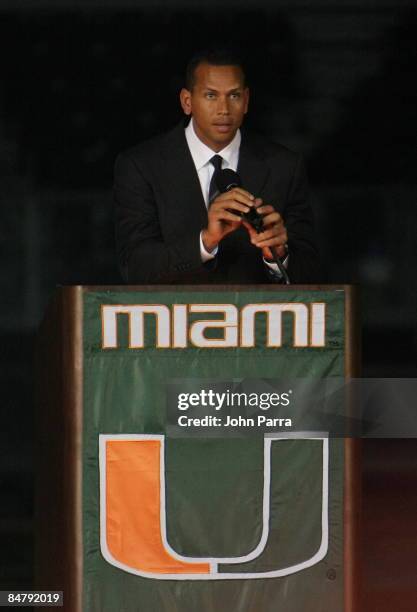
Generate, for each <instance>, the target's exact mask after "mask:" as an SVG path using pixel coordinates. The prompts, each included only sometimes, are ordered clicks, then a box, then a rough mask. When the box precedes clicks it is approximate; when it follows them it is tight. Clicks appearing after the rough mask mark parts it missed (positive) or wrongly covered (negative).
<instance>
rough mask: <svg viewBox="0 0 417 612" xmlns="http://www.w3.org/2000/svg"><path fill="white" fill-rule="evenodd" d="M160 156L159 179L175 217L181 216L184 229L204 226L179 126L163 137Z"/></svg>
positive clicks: (193, 173) (198, 193)
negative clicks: (165, 137) (163, 183)
mask: <svg viewBox="0 0 417 612" xmlns="http://www.w3.org/2000/svg"><path fill="white" fill-rule="evenodd" d="M161 157H162V158H163V162H164V165H163V167H162V168H161V171H162V173H163V180H164V181H165V184H166V185H167V187H168V190H169V191H168V193H169V197H170V201H171V202H172V201H174V202H175V207H176V212H175V214H176V215H178V216H179V217H183V220H184V223H186V225H185V226H184V227H188V228H189V229H194V228H195V227H196V228H197V227H198V228H200V227H205V226H206V225H207V208H206V204H205V202H204V198H203V194H202V192H201V185H200V181H199V178H198V174H197V170H196V169H195V166H194V162H193V159H192V157H191V153H190V150H189V148H188V145H187V141H186V139H185V134H184V126H183V125H182V124H181V125H179V126H177V127H176V128H174V130H172V131H171V132H170V133H169V134H168V135H167V139H166V142H165V146H164V147H163V149H162V151H161Z"/></svg>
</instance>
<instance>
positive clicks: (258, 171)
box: [237, 132, 269, 197]
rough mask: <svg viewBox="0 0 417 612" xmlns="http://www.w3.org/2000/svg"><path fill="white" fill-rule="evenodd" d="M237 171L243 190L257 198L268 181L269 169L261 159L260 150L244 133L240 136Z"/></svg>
mask: <svg viewBox="0 0 417 612" xmlns="http://www.w3.org/2000/svg"><path fill="white" fill-rule="evenodd" d="M237 171H238V174H239V176H240V178H241V179H242V186H243V188H244V189H247V191H249V192H250V193H252V194H253V195H254V196H256V197H257V196H259V195H260V194H261V192H262V189H263V187H264V185H265V183H266V181H267V179H268V175H269V167H268V165H267V164H266V162H265V160H264V158H263V154H262V150H261V149H260V148H259V147H255V146H254V145H253V144H252V142H251V139H250V137H249V136H248V134H246V133H245V132H243V134H242V143H241V145H240V152H239V164H238V168H237Z"/></svg>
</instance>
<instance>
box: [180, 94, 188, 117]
mask: <svg viewBox="0 0 417 612" xmlns="http://www.w3.org/2000/svg"><path fill="white" fill-rule="evenodd" d="M180 102H181V107H182V110H183V111H184V113H185V114H186V115H191V92H190V91H188V89H185V88H184V87H183V88H182V89H181V91H180Z"/></svg>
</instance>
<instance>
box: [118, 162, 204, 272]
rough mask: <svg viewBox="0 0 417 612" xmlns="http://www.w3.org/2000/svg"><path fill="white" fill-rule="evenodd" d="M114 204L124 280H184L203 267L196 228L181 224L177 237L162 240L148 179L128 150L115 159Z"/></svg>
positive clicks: (119, 257)
mask: <svg viewBox="0 0 417 612" xmlns="http://www.w3.org/2000/svg"><path fill="white" fill-rule="evenodd" d="M114 204H115V224H116V247H117V253H118V259H119V265H120V270H121V273H122V276H123V278H124V280H125V281H126V282H128V283H132V284H135V283H138V284H155V283H162V284H163V283H173V282H187V277H188V276H189V275H190V274H192V273H195V272H196V271H198V270H199V269H202V268H203V264H202V262H201V256H200V249H199V234H198V232H190V231H188V228H184V235H183V236H182V237H181V239H180V240H178V239H177V240H176V241H175V243H169V241H167V240H164V237H163V235H162V231H161V226H160V222H159V217H158V208H157V204H156V199H155V193H154V189H153V187H152V184H151V181H149V180H147V179H146V178H145V173H144V172H143V171H142V170H141V168H140V167H139V164H138V163H137V161H136V160H135V159H132V157H131V156H129V155H128V154H123V153H122V154H120V155H119V156H118V158H117V160H116V164H115V173H114ZM177 238H178V237H177Z"/></svg>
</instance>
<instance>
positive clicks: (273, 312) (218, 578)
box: [81, 288, 346, 612]
mask: <svg viewBox="0 0 417 612" xmlns="http://www.w3.org/2000/svg"><path fill="white" fill-rule="evenodd" d="M82 296H83V298H82V314H83V326H82V338H83V344H82V353H83V355H82V357H83V358H82V362H83V401H82V404H83V408H82V496H81V497H82V498H81V518H82V523H81V525H82V543H83V547H82V549H83V560H82V602H83V603H82V607H83V610H85V611H88V612H115V611H116V610H117V612H133V611H135V612H136V611H138V612H164V611H166V612H176V611H178V612H197V611H204V612H219V611H220V612H222V611H225V612H226V611H227V612H229V611H234V612H277V611H279V610H282V611H285V612H301V611H302V612H329V611H332V612H343V611H345V607H344V606H345V604H344V602H345V597H344V589H345V585H344V514H343V509H344V463H345V457H344V441H343V440H342V439H329V438H328V437H327V436H326V435H325V433H323V432H321V433H320V432H312V433H311V432H310V433H309V432H305V433H304V434H298V435H292V434H291V432H290V431H289V430H288V427H287V428H285V426H284V427H281V428H280V427H278V428H271V430H270V431H268V433H262V435H253V436H251V435H245V436H239V435H229V436H228V435H226V433H224V432H222V433H220V434H217V435H215V436H210V435H208V436H206V437H205V436H202V435H199V436H193V435H190V434H188V435H186V434H184V436H181V435H176V436H172V435H171V433H170V429H169V427H168V426H167V403H168V402H167V392H168V389H169V385H170V383H172V382H173V381H174V382H175V384H176V387H177V388H178V386H179V388H181V381H190V380H194V379H195V380H197V379H198V380H199V381H204V380H206V381H207V383H208V384H207V387H208V388H209V387H210V382H212V381H235V382H236V381H242V380H246V379H250V380H256V379H262V380H264V381H265V380H266V381H274V382H277V381H280V380H289V379H297V378H313V379H322V378H328V377H343V376H344V375H345V354H346V346H345V341H346V333H345V307H346V304H345V299H346V295H345V291H344V290H343V289H337V290H335V289H333V290H331V289H329V290H310V291H309V290H303V289H297V288H293V289H290V290H286V291H282V290H279V289H277V290H274V289H273V288H268V289H267V288H265V289H263V288H256V290H255V288H253V289H252V288H248V289H247V290H246V289H245V288H242V289H241V290H239V291H237V290H220V289H214V290H213V288H211V289H210V290H207V291H206V290H203V289H202V288H193V289H192V288H172V289H171V290H169V289H167V288H155V289H152V288H147V289H146V290H140V288H138V289H137V290H136V289H132V290H127V289H126V290H118V291H111V290H110V291H108V290H99V289H94V288H89V289H88V290H87V291H84V292H83V294H82ZM184 389H185V390H186V385H185V386H184ZM190 397H191V396H190ZM313 434H314V435H313Z"/></svg>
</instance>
